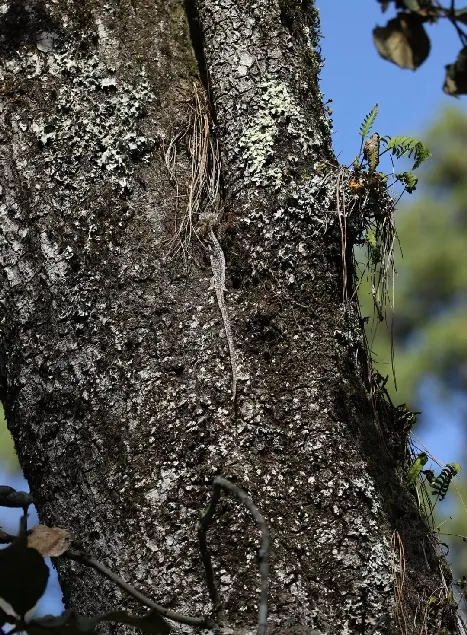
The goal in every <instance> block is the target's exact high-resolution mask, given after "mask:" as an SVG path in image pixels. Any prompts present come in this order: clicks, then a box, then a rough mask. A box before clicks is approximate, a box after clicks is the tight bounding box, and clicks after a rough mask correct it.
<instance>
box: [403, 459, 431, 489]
mask: <svg viewBox="0 0 467 635" xmlns="http://www.w3.org/2000/svg"><path fill="white" fill-rule="evenodd" d="M427 461H428V454H427V453H426V452H420V454H419V455H418V456H417V458H416V459H415V461H414V462H413V463H412V465H411V466H410V467H409V470H408V472H407V483H408V484H409V485H415V481H416V480H417V478H418V476H419V475H420V472H421V471H422V469H423V466H424V465H425V463H426V462H427Z"/></svg>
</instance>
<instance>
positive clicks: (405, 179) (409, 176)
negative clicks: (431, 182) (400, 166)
mask: <svg viewBox="0 0 467 635" xmlns="http://www.w3.org/2000/svg"><path fill="white" fill-rule="evenodd" d="M395 176H396V180H397V181H399V182H400V183H402V185H403V186H404V189H405V191H406V192H408V193H409V194H412V192H413V191H414V190H416V189H417V183H418V176H415V174H414V173H413V172H398V173H397V174H396V175H395Z"/></svg>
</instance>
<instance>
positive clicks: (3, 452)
mask: <svg viewBox="0 0 467 635" xmlns="http://www.w3.org/2000/svg"><path fill="white" fill-rule="evenodd" d="M0 462H1V463H2V464H3V466H4V467H6V468H7V469H8V470H12V471H19V469H20V467H19V463H18V457H17V455H16V452H15V446H14V443H13V439H12V438H11V434H10V431H9V430H8V428H7V425H6V420H5V417H4V414H3V407H2V404H1V403H0Z"/></svg>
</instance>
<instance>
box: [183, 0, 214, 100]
mask: <svg viewBox="0 0 467 635" xmlns="http://www.w3.org/2000/svg"><path fill="white" fill-rule="evenodd" d="M183 2H184V5H185V13H186V17H187V20H188V27H189V29H190V39H191V45H192V46H193V51H194V53H195V57H196V62H197V64H198V70H199V76H200V79H201V81H202V82H203V85H204V87H205V89H206V91H207V94H208V96H209V98H210V97H211V96H210V90H209V77H208V71H207V66H206V58H205V56H204V35H203V30H202V28H201V22H200V18H199V13H198V6H197V4H196V0H183ZM210 101H211V99H210ZM211 103H212V101H211Z"/></svg>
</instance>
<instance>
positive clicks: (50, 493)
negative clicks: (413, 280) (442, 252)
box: [0, 0, 456, 634]
mask: <svg viewBox="0 0 467 635" xmlns="http://www.w3.org/2000/svg"><path fill="white" fill-rule="evenodd" d="M0 29H1V36H2V39H1V64H2V66H1V69H2V74H3V78H4V79H3V82H4V84H3V86H4V87H3V89H2V107H1V117H2V122H1V136H2V145H1V152H2V155H3V156H2V166H3V170H4V178H3V183H4V187H3V192H2V198H1V208H0V209H1V218H2V225H1V227H2V243H3V244H2V258H3V285H2V290H1V294H2V295H1V306H2V312H3V316H2V325H3V332H2V339H1V350H2V358H3V367H2V372H1V385H2V399H3V401H4V404H5V409H6V414H7V419H8V425H9V428H10V430H11V432H12V434H13V436H14V439H15V443H16V448H17V451H18V453H19V457H20V461H21V465H22V467H23V469H24V471H25V475H26V477H27V478H28V480H29V483H30V486H31V491H32V493H33V495H34V498H35V501H36V503H37V507H38V510H39V513H40V516H41V519H42V521H43V522H46V523H47V524H49V525H52V524H53V525H60V526H64V527H67V528H69V529H70V530H71V532H72V534H73V536H74V537H75V539H77V540H79V541H80V542H81V543H82V544H83V545H84V546H85V548H86V549H87V550H88V551H90V552H91V553H93V554H95V555H96V557H97V558H99V559H100V560H103V561H105V563H106V564H107V565H108V566H110V567H111V568H112V569H113V570H115V571H116V572H118V573H119V574H120V575H122V577H124V578H125V579H126V580H128V581H129V582H131V583H132V584H133V585H135V586H136V587H137V588H139V589H141V590H142V591H143V592H145V593H146V594H148V595H150V596H151V597H153V598H154V599H155V600H157V601H159V602H160V603H161V604H164V605H166V606H168V607H171V608H173V609H175V610H178V611H182V612H186V613H190V614H197V615H206V614H209V613H210V611H211V606H210V602H209V597H208V593H207V587H206V581H205V577H204V570H203V566H202V562H201V558H200V554H199V549H198V543H197V536H196V525H197V521H198V518H199V513H200V511H201V510H202V509H203V508H205V507H206V505H207V502H208V500H209V496H210V488H211V483H212V480H213V478H214V477H215V476H216V475H222V476H224V477H227V478H229V479H231V480H232V481H234V482H236V483H237V484H238V485H240V486H241V487H243V488H244V489H245V490H246V491H247V492H248V493H249V495H250V496H251V497H252V498H253V500H254V501H255V503H256V504H257V506H258V507H259V509H260V510H261V512H262V513H263V514H264V516H265V518H266V520H267V523H268V526H269V529H270V532H271V554H270V556H271V572H270V584H271V592H270V615H269V624H270V627H271V628H274V629H277V628H291V627H296V626H299V625H301V626H303V627H308V628H310V627H312V628H316V629H320V630H321V631H322V632H324V633H329V634H330V633H344V632H348V633H361V632H364V631H366V632H369V631H370V629H371V624H373V623H374V622H375V621H376V620H378V619H379V618H380V621H379V632H384V633H412V632H413V633H415V632H417V633H419V632H422V631H423V629H425V630H424V631H423V632H426V633H428V632H430V633H431V632H433V633H434V632H435V631H436V632H438V630H436V629H439V628H441V627H443V628H445V629H447V630H446V631H444V632H449V633H451V632H456V622H455V618H454V612H453V609H452V607H450V606H449V603H444V604H442V609H439V611H438V613H436V614H433V611H432V610H431V612H428V598H429V597H430V596H431V595H436V596H437V597H439V598H440V602H442V599H443V598H444V597H446V593H447V590H446V582H445V581H444V578H443V575H446V574H444V573H443V572H442V570H441V566H440V565H441V560H440V558H439V557H438V555H437V553H436V550H435V548H434V546H433V540H432V539H431V537H430V534H429V531H428V528H427V526H426V524H425V523H424V521H423V520H422V518H421V516H420V513H419V511H418V510H417V507H416V504H415V501H414V499H413V497H412V496H411V495H410V494H409V493H408V492H407V491H406V489H405V486H404V485H403V482H402V480H401V471H400V467H399V465H400V461H401V457H400V456H399V457H397V456H396V455H395V452H394V451H393V450H392V449H391V448H392V446H391V444H390V438H389V434H390V430H389V429H390V426H391V425H392V423H393V412H392V410H391V409H390V408H389V407H388V408H386V409H385V410H384V409H383V408H382V407H381V408H380V406H379V405H378V404H376V409H375V407H374V406H375V403H372V400H371V399H370V397H369V385H368V359H367V351H366V348H365V345H364V339H363V335H362V331H361V324H360V321H359V313H358V307H357V306H356V303H355V301H354V300H349V297H351V295H352V294H351V293H348V294H347V295H345V294H344V293H343V289H344V287H345V286H346V285H347V286H350V285H351V279H352V270H351V266H352V263H351V260H350V259H348V258H347V255H346V256H345V259H346V262H345V266H346V269H347V275H344V274H343V264H342V251H343V250H342V235H341V230H340V225H339V217H338V216H339V215H338V213H337V210H338V207H339V206H338V204H337V201H338V197H339V196H340V194H339V193H338V192H337V189H338V188H337V186H338V183H339V182H340V181H339V179H340V180H342V178H343V177H342V173H341V174H340V173H339V168H338V164H337V162H336V161H335V159H334V157H333V154H332V149H331V142H330V124H329V121H328V119H327V117H326V114H325V112H324V108H323V104H322V100H321V94H320V92H319V88H318V83H317V77H318V73H319V70H320V65H321V61H320V58H319V54H318V52H317V50H318V48H317V47H318V24H317V16H316V9H315V7H314V4H313V2H311V0H309V1H308V2H307V1H306V0H291V1H286V0H257V1H255V2H252V1H251V0H199V2H198V5H197V7H195V6H194V3H193V2H192V0H186V2H185V5H184V4H183V2H182V0H165V1H162V0H153V1H152V2H151V3H149V2H146V1H145V0H111V1H110V2H104V1H103V0H81V1H80V2H77V1H73V0H58V1H56V2H52V3H44V2H42V1H41V0H30V1H29V2H26V0H11V1H10V2H9V4H8V8H7V11H6V13H3V15H2V16H1V17H0ZM323 166H324V170H323ZM357 220H358V219H357ZM349 222H350V221H349ZM358 222H360V220H358ZM358 222H357V224H358ZM354 234H355V232H354ZM351 242H352V234H351V232H350V233H349V242H348V244H347V252H348V253H351V248H352V244H351ZM344 253H345V250H344ZM224 258H225V271H224V269H223V259H224ZM224 273H225V278H226V282H225V284H226V287H227V289H226V290H225V291H224V288H223V275H224ZM344 282H345V284H344ZM378 411H380V412H379V419H378V421H377V420H376V419H375V416H376V414H377V413H378ZM392 434H394V433H392ZM388 448H389V450H388ZM398 462H399V463H398ZM209 540H210V545H211V549H212V554H213V562H214V567H215V573H216V578H217V579H218V580H219V581H220V595H221V599H222V601H223V602H224V609H225V615H226V618H225V619H226V624H228V625H229V626H231V627H234V628H235V629H239V628H240V627H242V628H243V629H244V630H245V632H249V631H253V630H254V629H255V624H256V621H257V618H256V613H257V605H258V600H257V586H258V577H257V566H256V561H255V549H256V548H257V546H258V545H259V542H258V540H259V534H258V530H257V527H256V526H255V525H254V523H253V520H252V519H251V518H250V517H249V515H248V514H247V512H246V510H244V509H242V508H241V507H240V506H239V505H238V502H236V501H233V500H232V501H231V500H228V501H227V500H226V501H225V502H224V501H223V503H222V514H221V515H220V517H218V518H217V520H216V522H215V525H214V527H213V528H212V529H211V530H210V533H209ZM402 549H403V551H402ZM401 554H402V558H404V554H405V562H403V561H401ZM404 567H405V569H404ZM404 570H405V577H404ZM59 574H60V580H61V582H62V586H63V589H64V593H65V597H66V599H67V601H69V602H70V603H71V604H72V605H73V606H75V607H76V608H77V609H78V610H79V611H80V612H82V613H86V614H92V613H97V612H102V611H104V610H106V609H108V608H110V607H113V606H116V605H117V604H120V605H121V604H122V603H123V602H124V599H123V598H122V596H121V594H120V592H118V591H115V590H114V589H113V587H111V586H110V585H107V584H104V585H103V584H102V581H101V580H100V579H99V578H98V576H97V575H96V574H94V573H93V572H91V571H90V570H87V569H83V568H82V567H81V566H80V565H78V564H76V563H71V562H69V561H66V560H65V561H63V562H60V564H59ZM447 581H448V582H449V580H447ZM443 585H444V586H443ZM440 589H441V590H440ZM443 589H444V590H443Z"/></svg>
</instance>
